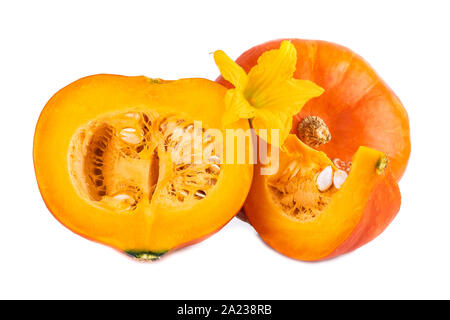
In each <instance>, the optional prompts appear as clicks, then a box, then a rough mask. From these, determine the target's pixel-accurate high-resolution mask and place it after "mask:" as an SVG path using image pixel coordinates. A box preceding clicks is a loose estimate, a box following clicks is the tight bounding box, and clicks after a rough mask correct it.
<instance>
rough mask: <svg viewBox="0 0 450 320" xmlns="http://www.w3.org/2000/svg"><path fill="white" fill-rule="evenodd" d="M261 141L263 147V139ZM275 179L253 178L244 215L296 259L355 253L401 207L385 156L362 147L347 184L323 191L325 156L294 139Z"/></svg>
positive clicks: (327, 161)
mask: <svg viewBox="0 0 450 320" xmlns="http://www.w3.org/2000/svg"><path fill="white" fill-rule="evenodd" d="M259 143H264V142H263V141H261V140H260V142H259ZM285 148H286V149H287V150H286V151H280V155H279V163H280V165H279V169H278V171H277V173H275V174H273V175H261V174H259V172H260V169H261V167H262V165H261V164H258V165H257V166H256V167H255V176H254V179H253V183H252V187H251V190H250V193H249V195H248V197H247V200H246V202H245V204H244V209H245V213H246V215H247V217H248V219H249V221H250V223H251V224H252V226H253V227H254V228H255V229H256V230H257V231H258V233H259V235H260V236H261V238H262V239H263V240H264V241H265V242H267V243H268V244H269V245H270V246H271V247H273V248H274V249H276V250H277V251H279V252H281V253H283V254H285V255H287V256H289V257H291V258H295V259H300V260H307V261H316V260H321V259H326V258H331V257H334V256H337V255H339V254H343V253H346V252H348V251H351V250H354V249H356V248H358V247H360V246H361V245H363V244H365V243H367V242H368V241H370V240H372V239H373V238H374V237H376V236H377V235H378V234H380V233H381V232H382V231H383V230H384V229H385V228H386V226H387V225H388V224H389V223H390V222H391V221H392V219H393V218H394V217H395V215H396V213H397V212H398V210H399V208H400V192H399V189H398V186H397V183H396V181H395V180H394V179H393V177H392V175H391V173H390V169H389V167H388V168H383V167H382V166H381V167H380V165H381V164H383V159H385V155H384V154H383V153H382V152H379V151H376V150H373V149H370V148H367V147H360V148H359V149H358V151H357V152H356V154H355V155H354V157H353V164H352V169H351V170H350V173H349V175H348V178H347V179H346V181H345V182H344V184H343V185H342V186H341V187H340V189H337V188H336V187H335V186H331V187H330V188H329V189H327V190H326V191H323V192H321V191H319V190H318V189H317V185H316V178H317V175H318V174H319V172H320V171H321V170H322V169H324V168H325V167H327V166H331V167H332V168H333V170H334V171H335V170H337V168H336V167H335V166H334V164H333V162H332V161H331V160H330V159H329V158H328V157H327V156H326V155H325V153H323V152H320V151H316V150H314V149H312V148H310V147H308V146H307V145H305V144H304V143H302V142H301V141H300V140H299V139H298V138H297V137H295V136H294V135H291V136H290V137H289V138H288V140H287V141H286V142H285Z"/></svg>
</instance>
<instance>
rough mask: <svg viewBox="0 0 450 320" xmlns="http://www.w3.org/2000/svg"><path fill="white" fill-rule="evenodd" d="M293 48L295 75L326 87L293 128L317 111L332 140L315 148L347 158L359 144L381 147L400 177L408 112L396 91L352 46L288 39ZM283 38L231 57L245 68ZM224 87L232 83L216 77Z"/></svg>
mask: <svg viewBox="0 0 450 320" xmlns="http://www.w3.org/2000/svg"><path fill="white" fill-rule="evenodd" d="M289 40H290V41H291V42H292V43H293V44H294V45H295V47H296V49H297V65H296V71H295V73H294V78H297V79H306V80H311V81H313V82H315V83H316V84H318V85H319V86H321V87H322V88H324V89H325V92H324V93H323V94H322V95H321V96H320V97H318V98H314V99H312V100H310V101H309V102H308V103H306V105H305V106H304V107H303V109H302V110H301V111H300V113H299V114H298V115H296V116H295V117H294V119H293V126H292V133H296V132H295V131H296V128H297V125H298V123H299V121H300V120H301V119H303V118H304V117H306V116H308V115H313V116H319V117H320V118H322V119H323V120H324V121H325V123H326V124H327V126H328V128H329V129H330V132H331V137H332V138H331V141H330V142H328V143H327V144H324V145H322V146H320V147H318V148H317V149H318V150H320V151H324V152H325V153H326V154H327V155H328V156H329V157H330V158H338V159H340V160H343V161H346V162H348V161H351V159H352V156H353V154H354V153H355V152H356V150H357V149H358V148H359V146H367V147H370V148H374V149H376V150H380V151H382V152H384V153H385V154H386V155H387V156H388V158H389V160H390V166H391V170H392V174H393V176H394V178H395V179H396V180H397V181H399V180H400V178H401V177H402V175H403V173H404V171H405V169H406V166H407V163H408V159H409V155H410V152H411V143H410V130H409V120H408V114H407V113H406V110H405V109H404V107H403V105H402V103H401V102H400V100H399V99H398V97H397V96H396V95H395V93H394V92H393V91H392V90H391V89H390V88H389V87H388V86H387V84H386V83H385V82H384V81H383V80H382V79H381V78H380V77H379V76H378V75H377V73H376V72H375V71H374V70H373V69H372V68H371V66H370V65H369V64H368V63H367V62H366V61H365V60H364V59H363V58H361V57H360V56H359V55H357V54H355V53H354V52H352V51H351V50H349V49H347V48H345V47H343V46H340V45H337V44H334V43H330V42H325V41H319V40H302V39H289ZM281 41H282V40H274V41H269V42H266V43H264V44H261V45H258V46H255V47H253V48H251V49H250V50H248V51H246V52H244V53H243V54H242V55H241V56H240V57H239V58H238V59H237V60H236V62H237V63H238V64H239V65H240V66H242V67H243V68H244V70H245V71H246V72H249V70H250V69H251V68H252V67H253V66H255V65H256V63H257V60H258V58H259V56H260V55H261V54H262V53H263V52H265V51H267V50H271V49H277V48H279V46H280V43H281ZM217 81H218V82H219V83H221V84H223V85H225V86H226V87H232V85H231V84H230V83H229V82H227V81H226V80H224V79H223V78H222V77H219V78H218V79H217Z"/></svg>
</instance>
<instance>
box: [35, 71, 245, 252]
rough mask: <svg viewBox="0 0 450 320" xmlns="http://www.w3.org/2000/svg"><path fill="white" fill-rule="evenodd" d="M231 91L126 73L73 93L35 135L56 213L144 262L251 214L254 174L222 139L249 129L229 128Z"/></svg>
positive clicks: (49, 112) (55, 104)
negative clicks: (227, 151) (229, 160)
mask: <svg viewBox="0 0 450 320" xmlns="http://www.w3.org/2000/svg"><path fill="white" fill-rule="evenodd" d="M225 92H226V90H225V89H224V88H223V87H222V86H220V85H219V84H217V83H215V82H212V81H209V80H205V79H182V80H177V81H162V80H159V79H157V80H155V79H149V78H146V77H143V76H140V77H126V76H118V75H95V76H90V77H86V78H83V79H80V80H78V81H75V82H74V83H72V84H70V85H68V86H67V87H65V88H63V89H62V90H60V91H59V92H58V93H56V94H55V95H54V96H53V97H52V98H51V99H50V101H49V102H48V103H47V105H46V106H45V108H44V110H43V111H42V114H41V116H40V118H39V121H38V124H37V127H36V133H35V138H34V150H33V157H34V164H35V170H36V176H37V181H38V184H39V188H40V191H41V194H42V197H43V198H44V201H45V203H46V205H47V207H48V208H49V210H50V211H51V212H52V213H53V215H54V216H55V217H56V218H57V219H58V220H59V221H60V222H61V223H62V224H64V225H65V226H66V227H68V228H69V229H71V230H72V231H74V232H76V233H78V234H80V235H82V236H84V237H87V238H89V239H92V240H94V241H98V242H101V243H103V244H106V245H109V246H112V247H114V248H116V249H118V250H120V251H124V252H126V253H128V254H129V255H131V256H133V257H136V258H139V259H144V260H153V259H158V258H159V257H160V256H161V255H163V254H164V253H165V252H167V251H169V250H172V249H175V248H178V247H181V246H185V245H187V244H190V243H193V242H196V241H200V240H201V239H203V238H205V237H206V236H208V235H210V234H212V233H214V232H215V231H217V230H219V229H220V228H221V227H222V226H224V225H225V224H226V223H227V222H228V221H229V220H230V219H231V218H232V217H233V216H234V215H235V213H236V212H237V211H239V209H240V208H241V206H242V204H243V202H244V200H245V197H246V195H247V192H248V190H249V188H250V184H251V180H252V169H253V168H252V166H251V165H247V164H225V163H223V161H222V159H221V157H222V155H221V153H220V150H221V148H223V147H224V146H222V145H221V144H222V141H219V140H218V139H216V137H217V136H218V135H217V134H216V135H215V134H214V132H216V133H217V132H218V133H222V132H223V131H225V130H226V129H232V128H243V129H246V128H248V124H247V122H246V121H240V122H238V123H235V124H233V125H230V126H228V127H224V126H223V125H222V121H221V117H222V113H223V111H224V109H225V106H224V102H223V101H224V95H225ZM198 123H200V126H199V125H197V124H198ZM214 130H215V131H214ZM193 141H197V142H196V143H197V146H194V144H195V142H193ZM199 150H200V151H201V153H200V154H199V152H198V151H199ZM236 185H239V186H240V187H239V188H236Z"/></svg>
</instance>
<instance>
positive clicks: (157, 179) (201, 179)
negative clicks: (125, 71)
mask: <svg viewBox="0 0 450 320" xmlns="http://www.w3.org/2000/svg"><path fill="white" fill-rule="evenodd" d="M200 134H201V136H200V138H201V139H202V140H201V141H202V144H203V150H207V151H208V152H206V154H205V158H203V157H202V162H201V163H195V162H194V160H195V159H194V158H193V157H194V154H193V152H192V141H193V139H194V125H193V123H192V122H191V121H189V120H186V119H183V118H180V117H178V116H176V115H167V116H160V115H158V114H156V113H155V114H150V113H143V112H128V113H121V114H113V115H110V116H106V117H102V118H100V119H96V120H93V121H91V122H90V123H89V124H87V125H86V126H84V127H83V128H81V129H79V131H78V133H77V134H75V135H74V137H73V141H72V144H71V145H72V147H71V149H70V172H71V175H72V178H73V180H74V181H75V182H76V185H77V186H78V188H79V189H80V190H79V191H80V193H81V194H84V195H85V196H86V198H87V199H89V200H91V201H94V202H96V203H97V204H98V205H100V206H103V207H107V208H114V209H117V210H120V211H131V210H134V209H135V208H136V206H137V205H138V202H139V201H140V200H141V199H142V198H143V197H144V196H146V197H147V198H149V199H152V197H153V196H154V193H155V190H157V189H158V188H157V186H158V184H161V188H159V190H160V191H159V192H160V198H161V199H164V201H165V202H166V203H167V205H177V204H180V202H191V201H198V200H201V199H204V198H205V197H206V196H207V194H208V192H209V190H210V189H211V188H213V187H214V185H215V184H216V183H217V181H218V177H219V174H220V172H221V164H220V162H221V161H220V157H219V155H218V154H216V153H215V152H216V150H215V148H213V147H211V145H213V144H214V143H215V141H214V138H213V137H212V138H211V137H210V136H207V135H206V134H205V133H204V131H202V132H201V133H200ZM161 174H162V176H161Z"/></svg>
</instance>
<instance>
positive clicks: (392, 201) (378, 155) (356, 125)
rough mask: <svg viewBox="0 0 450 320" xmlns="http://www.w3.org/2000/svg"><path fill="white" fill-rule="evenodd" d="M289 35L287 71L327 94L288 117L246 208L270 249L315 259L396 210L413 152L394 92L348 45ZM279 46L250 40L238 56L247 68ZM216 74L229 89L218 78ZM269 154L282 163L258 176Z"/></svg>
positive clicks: (348, 246)
mask: <svg viewBox="0 0 450 320" xmlns="http://www.w3.org/2000/svg"><path fill="white" fill-rule="evenodd" d="M289 42H290V43H291V44H292V45H293V46H294V47H295V49H296V54H297V55H296V56H295V55H294V54H292V55H293V56H294V57H295V59H296V63H295V68H294V69H293V70H295V71H293V78H295V79H304V80H310V81H313V82H314V83H316V84H317V85H319V86H320V87H322V88H323V89H324V92H323V93H322V94H321V95H320V96H319V97H315V98H313V99H311V100H310V101H308V102H307V103H306V104H305V105H304V106H303V108H301V110H299V111H297V112H298V113H296V114H294V116H293V117H291V123H292V129H291V131H290V135H289V136H288V138H287V139H286V140H285V142H284V145H283V146H282V147H281V148H280V150H279V156H278V157H279V159H275V158H274V159H271V157H270V156H269V157H268V159H266V160H264V161H259V162H258V164H257V165H256V167H255V176H254V179H253V183H252V187H251V190H250V193H249V196H248V198H247V200H246V202H245V204H244V209H245V213H246V216H247V218H248V220H249V222H250V223H251V224H252V226H253V227H254V228H255V229H256V231H257V232H258V233H259V235H260V236H261V237H262V239H263V240H264V241H265V242H266V243H267V244H269V245H270V246H271V247H273V248H274V249H276V250H277V251H279V252H281V253H283V254H285V255H287V256H289V257H292V258H295V259H300V260H308V261H316V260H322V259H327V258H331V257H335V256H337V255H340V254H343V253H346V252H349V251H352V250H354V249H356V248H358V247H360V246H362V245H364V244H365V243H367V242H369V241H370V240H372V239H374V238H375V237H376V236H378V235H379V234H380V233H381V232H382V231H383V230H384V229H385V228H386V227H387V226H388V225H389V223H390V222H391V221H392V219H393V218H394V217H395V215H396V214H397V212H398V211H399V209H400V202H401V196H400V191H399V188H398V185H397V181H398V180H399V179H400V177H401V176H402V174H403V172H404V170H405V168H406V165H407V161H408V158H409V154H410V139H409V121H408V116H407V113H406V111H405V109H404V108H403V106H402V104H401V103H400V101H399V99H398V98H397V97H396V96H395V94H394V93H393V92H392V90H391V89H390V88H389V87H388V86H387V85H386V84H385V83H384V82H383V81H382V80H381V79H380V78H379V76H378V75H377V74H376V73H375V71H373V69H372V68H371V67H370V66H369V65H368V64H367V62H365V61H364V60H363V59H362V58H361V57H359V56H358V55H356V54H355V53H353V52H352V51H350V50H349V49H347V48H344V47H342V46H339V45H335V44H332V43H328V42H324V41H311V40H300V39H290V40H289ZM282 43H283V41H282V40H277V41H271V42H268V43H265V44H262V45H259V46H256V47H254V48H252V49H250V50H248V51H246V52H245V53H243V54H242V55H241V56H240V57H239V58H238V59H237V60H236V63H237V64H238V65H239V66H241V67H242V68H243V70H244V71H245V72H246V73H249V74H250V73H251V72H253V71H252V70H253V68H254V66H256V65H257V64H258V63H260V61H261V59H263V58H262V57H263V56H264V54H266V53H268V52H273V51H274V50H277V49H278V48H280V44H281V46H283V44H282ZM292 55H291V56H292ZM222 74H224V73H222ZM228 80H229V79H228ZM217 81H218V82H219V83H221V84H223V85H224V86H226V87H228V88H230V89H232V88H233V85H232V84H231V83H229V82H228V81H226V80H225V79H223V78H222V77H219V78H218V80H217ZM290 125H291V124H289V126H290ZM258 143H259V144H264V143H266V142H265V141H264V140H263V139H259V140H258ZM267 149H268V150H270V149H271V148H267ZM272 158H273V157H272ZM271 161H279V166H278V170H277V172H275V173H273V174H270V175H262V174H260V173H261V168H264V167H265V166H267V165H268V164H269V165H271V164H270V163H271ZM271 166H272V167H273V164H272V165H271Z"/></svg>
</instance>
